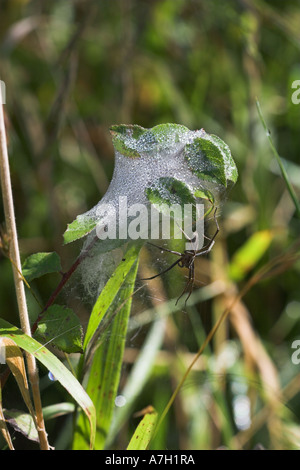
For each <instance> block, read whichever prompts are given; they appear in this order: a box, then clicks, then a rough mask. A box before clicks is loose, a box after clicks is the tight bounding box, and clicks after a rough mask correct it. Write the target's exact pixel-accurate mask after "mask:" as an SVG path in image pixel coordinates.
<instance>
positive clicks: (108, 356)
mask: <svg viewBox="0 0 300 470" xmlns="http://www.w3.org/2000/svg"><path fill="white" fill-rule="evenodd" d="M138 254H139V247H137V246H136V244H135V246H133V245H132V246H131V247H129V249H128V250H127V252H126V253H125V255H124V258H123V259H124V261H122V262H121V263H120V265H119V266H118V267H117V269H116V271H115V273H114V274H113V276H112V277H111V279H110V280H109V281H108V283H107V284H106V286H105V287H104V289H103V291H102V292H101V294H100V296H99V298H98V299H97V301H96V304H95V307H94V309H93V312H92V315H91V319H90V322H89V325H88V329H87V333H86V338H85V341H84V347H85V350H86V348H87V346H88V345H89V344H90V343H91V340H92V338H93V336H94V334H95V333H96V331H97V329H98V327H99V325H100V326H101V324H100V322H104V323H105V321H106V322H109V323H110V324H111V330H110V335H109V340H107V338H106V337H105V333H106V331H102V332H101V343H98V347H97V349H96V352H95V353H94V356H93V359H92V366H91V369H90V372H89V378H88V383H87V393H88V395H89V396H90V397H91V399H92V400H93V402H94V403H95V404H96V409H97V433H96V441H95V448H96V449H98V450H99V449H103V447H104V445H105V442H106V438H107V435H108V432H109V429H110V426H111V421H112V416H113V411H114V406H115V397H116V394H117V390H118V387H119V381H120V374H121V367H122V362H123V353H124V347H125V341H126V333H127V325H128V320H129V315H130V309H131V299H132V293H133V289H134V284H135V278H136V272H137V265H138V263H137V258H138ZM117 294H118V295H117ZM104 315H105V317H104ZM106 324H107V323H106ZM98 341H99V340H98ZM85 422H86V419H85V418H84V416H82V415H81V416H79V419H78V422H77V426H76V433H75V437H74V442H73V449H85V448H86V447H87V440H86V423H85Z"/></svg>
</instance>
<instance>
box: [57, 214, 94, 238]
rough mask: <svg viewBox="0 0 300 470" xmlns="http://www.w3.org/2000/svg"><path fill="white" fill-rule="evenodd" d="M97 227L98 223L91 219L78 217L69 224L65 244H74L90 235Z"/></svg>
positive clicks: (65, 234)
mask: <svg viewBox="0 0 300 470" xmlns="http://www.w3.org/2000/svg"><path fill="white" fill-rule="evenodd" d="M96 225H97V221H96V220H95V219H93V218H91V217H86V216H82V215H80V216H78V217H77V218H76V219H75V220H74V221H73V222H71V223H70V224H68V227H67V230H66V231H65V233H64V244H65V245H67V244H68V243H71V242H74V241H75V240H79V239H80V238H82V237H84V236H85V235H88V234H89V233H90V232H91V231H92V230H93V229H94V228H95V227H96Z"/></svg>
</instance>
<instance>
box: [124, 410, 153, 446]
mask: <svg viewBox="0 0 300 470" xmlns="http://www.w3.org/2000/svg"><path fill="white" fill-rule="evenodd" d="M156 420H157V413H156V412H155V411H152V412H150V413H147V414H146V415H145V416H144V417H143V419H142V420H141V422H140V423H139V425H138V427H137V428H136V430H135V432H134V434H133V436H132V438H131V440H130V442H129V444H128V447H127V450H147V447H148V445H149V442H150V440H151V437H152V434H153V431H154V427H155V424H156Z"/></svg>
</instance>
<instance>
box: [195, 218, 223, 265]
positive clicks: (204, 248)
mask: <svg viewBox="0 0 300 470" xmlns="http://www.w3.org/2000/svg"><path fill="white" fill-rule="evenodd" d="M216 212H217V209H216V210H215V212H214V219H215V223H216V226H217V230H216V231H215V233H214V235H213V236H212V238H211V239H210V241H209V243H208V244H207V245H206V246H204V247H203V248H202V249H201V250H200V251H199V252H198V253H196V254H195V256H201V255H205V254H206V253H209V252H210V250H211V249H212V247H213V246H214V244H215V238H216V236H217V235H218V233H219V231H220V227H219V224H218V221H217V218H216Z"/></svg>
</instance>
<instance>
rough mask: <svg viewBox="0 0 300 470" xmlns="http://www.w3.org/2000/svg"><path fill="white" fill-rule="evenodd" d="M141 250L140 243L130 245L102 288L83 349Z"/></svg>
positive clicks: (90, 320)
mask: <svg viewBox="0 0 300 470" xmlns="http://www.w3.org/2000/svg"><path fill="white" fill-rule="evenodd" d="M139 251H140V246H138V244H132V245H131V246H129V248H128V250H127V251H126V253H125V255H124V258H123V261H121V263H120V264H119V266H118V267H117V269H116V270H115V272H114V273H113V275H112V276H111V278H110V279H109V281H108V282H107V284H106V285H105V287H104V289H103V290H102V292H101V294H100V295H99V297H98V299H97V301H96V303H95V305H94V307H93V310H92V313H91V316H90V319H89V323H88V326H87V330H86V334H85V337H84V341H83V349H84V351H85V350H86V348H87V346H88V344H89V342H90V341H91V339H92V337H93V336H94V334H95V333H96V331H97V328H98V327H99V325H100V322H101V320H102V319H103V317H104V315H105V314H106V312H107V310H108V308H109V307H110V305H111V304H112V302H113V300H114V298H115V297H116V295H117V293H118V292H119V290H120V288H121V286H122V284H123V282H124V279H125V277H126V276H127V274H128V272H129V271H130V269H131V268H132V266H133V265H134V263H136V260H137V257H138V254H139Z"/></svg>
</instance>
